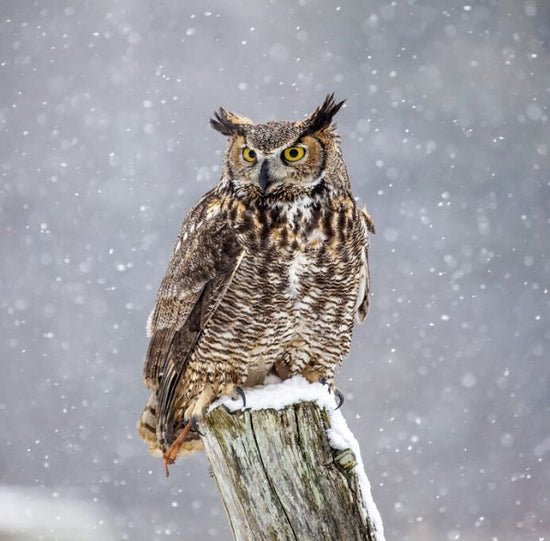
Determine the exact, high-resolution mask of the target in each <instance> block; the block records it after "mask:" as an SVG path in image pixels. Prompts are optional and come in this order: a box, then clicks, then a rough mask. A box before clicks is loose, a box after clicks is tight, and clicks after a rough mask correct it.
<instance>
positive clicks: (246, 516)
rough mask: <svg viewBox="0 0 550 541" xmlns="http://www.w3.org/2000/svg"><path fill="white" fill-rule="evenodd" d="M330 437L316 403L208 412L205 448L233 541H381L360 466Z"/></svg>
mask: <svg viewBox="0 0 550 541" xmlns="http://www.w3.org/2000/svg"><path fill="white" fill-rule="evenodd" d="M338 414H339V412H338ZM342 420H343V419H342ZM344 425H345V422H344ZM332 428H333V427H332ZM330 429H331V415H329V413H328V411H327V410H326V409H324V408H320V407H319V406H318V405H317V404H316V403H314V402H301V403H296V404H290V405H288V406H286V407H285V408H284V409H257V410H253V411H248V410H245V411H243V410H237V411H235V412H233V413H230V412H229V411H228V410H227V409H226V408H225V407H223V406H220V407H217V408H215V409H213V410H212V411H210V413H209V414H208V415H207V416H206V419H205V422H204V423H203V424H202V425H201V430H203V432H204V435H203V436H202V440H203V442H204V445H205V449H206V453H207V456H208V460H209V462H210V466H211V469H212V472H213V476H214V478H215V480H216V482H217V484H218V489H219V492H220V495H221V498H222V501H223V505H224V507H225V510H226V513H227V516H228V518H229V522H230V525H231V529H232V530H233V536H234V538H235V540H237V541H245V540H246V541H248V540H250V541H260V540H285V541H286V540H288V541H291V540H292V541H297V540H299V541H304V540H316V541H318V540H330V541H334V540H345V541H352V540H359V539H361V540H367V541H383V540H384V534H383V530H382V523H381V521H380V516H379V514H378V511H377V509H376V506H375V505H374V502H372V499H371V496H370V486H369V485H368V480H367V478H366V475H365V474H364V472H362V471H359V468H361V470H362V463H361V458H360V456H359V460H358V459H357V457H356V456H355V455H356V453H354V452H353V451H352V450H351V449H333V448H332V447H331V446H330V443H329V437H328V435H327V430H330ZM346 430H347V427H346ZM352 438H353V436H352ZM356 451H357V452H358V448H357V449H356ZM358 462H359V464H358ZM365 492H368V494H365Z"/></svg>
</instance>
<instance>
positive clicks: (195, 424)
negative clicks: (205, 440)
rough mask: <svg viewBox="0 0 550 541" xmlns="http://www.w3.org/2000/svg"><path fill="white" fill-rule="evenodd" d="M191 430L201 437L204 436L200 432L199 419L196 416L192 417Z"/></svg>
mask: <svg viewBox="0 0 550 541" xmlns="http://www.w3.org/2000/svg"><path fill="white" fill-rule="evenodd" d="M191 430H192V431H193V432H196V433H197V434H198V435H199V436H204V434H203V433H202V432H201V431H200V430H199V418H198V417H197V416H196V415H193V416H192V417H191Z"/></svg>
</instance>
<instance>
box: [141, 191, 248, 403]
mask: <svg viewBox="0 0 550 541" xmlns="http://www.w3.org/2000/svg"><path fill="white" fill-rule="evenodd" d="M220 207H221V202H220V199H219V197H218V196H217V195H216V193H215V191H214V190H213V191H211V192H209V193H207V194H206V195H205V196H204V197H203V198H202V199H201V200H199V202H198V203H197V204H196V205H195V207H194V208H193V209H192V210H191V212H190V213H189V215H188V216H187V218H186V219H185V221H184V222H183V224H182V227H181V231H180V234H179V237H178V242H177V244H176V246H175V248H174V251H173V253H172V258H171V260H170V264H169V266H168V270H167V272H166V274H165V276H164V278H163V280H162V282H161V285H160V288H159V291H158V294H157V300H156V303H155V306H154V308H153V310H152V312H151V315H150V316H149V320H148V323H147V332H148V335H149V336H150V337H151V340H150V342H149V348H148V351H147V356H146V360H145V366H144V371H143V376H144V382H145V385H146V386H147V387H149V388H151V389H157V388H159V387H165V388H164V389H161V394H165V393H166V394H168V395H170V396H172V395H173V390H174V389H175V386H176V385H177V379H178V378H179V374H181V370H182V365H183V363H185V362H186V360H187V358H188V354H189V352H190V351H191V349H192V347H193V346H194V344H195V343H196V340H197V338H198V335H199V334H200V331H201V330H202V329H203V328H204V325H205V323H206V321H207V320H208V319H209V317H210V316H211V314H212V313H213V311H214V310H215V309H216V307H217V306H218V304H219V301H220V300H221V298H222V296H223V293H224V291H225V289H226V288H227V286H228V285H229V283H230V281H231V279H232V277H233V274H234V272H235V270H236V267H237V266H238V262H239V261H240V258H241V257H242V249H241V247H240V246H239V244H238V242H237V238H236V236H235V234H234V233H233V231H232V230H231V229H230V228H229V227H228V226H227V224H226V222H225V220H224V219H223V218H222V217H221V214H220ZM173 350H177V351H176V354H175V355H171V354H170V353H171V352H172V351H173ZM167 387H170V388H171V387H174V389H168V388H167Z"/></svg>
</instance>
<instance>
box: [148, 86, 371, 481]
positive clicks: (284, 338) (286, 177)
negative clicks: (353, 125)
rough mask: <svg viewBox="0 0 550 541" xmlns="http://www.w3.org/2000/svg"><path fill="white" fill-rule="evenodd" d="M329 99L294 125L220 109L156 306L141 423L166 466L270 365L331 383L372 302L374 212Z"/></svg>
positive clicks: (196, 443)
mask: <svg viewBox="0 0 550 541" xmlns="http://www.w3.org/2000/svg"><path fill="white" fill-rule="evenodd" d="M343 103H344V102H343V101H342V102H339V103H337V102H336V101H335V99H334V95H333V94H331V95H329V96H327V97H326V99H325V101H324V102H323V104H322V105H320V106H319V107H317V108H316V109H315V110H314V112H313V113H312V114H310V115H309V116H308V117H306V118H305V119H303V120H299V121H296V122H280V121H278V122H266V123H263V124H255V123H254V122H252V121H251V120H249V119H248V118H245V117H243V116H240V115H238V114H234V113H230V112H228V111H226V110H225V109H223V108H220V109H219V110H218V111H217V112H216V113H215V115H214V117H213V118H212V119H211V120H210V124H211V126H212V127H213V128H214V129H215V130H217V131H218V132H220V133H221V134H223V135H225V136H226V137H227V146H226V150H225V154H224V160H223V167H222V175H221V180H220V182H219V184H218V185H217V186H216V187H214V188H213V189H212V190H210V191H209V192H208V193H206V194H205V195H204V196H203V197H202V198H201V199H200V200H199V201H198V203H197V204H196V205H195V206H194V207H193V209H192V210H191V211H190V213H189V215H188V216H187V218H186V219H185V220H184V222H183V224H182V227H181V230H180V234H179V237H178V240H177V242H176V245H175V247H174V250H173V253H172V257H171V260H170V263H169V266H168V270H167V272H166V275H165V276H164V278H163V280H162V283H161V285H160V289H159V291H158V295H157V299H156V303H155V306H154V308H153V310H152V312H151V314H150V316H149V320H148V324H147V331H148V336H150V343H149V347H148V351H147V355H146V360H145V367H144V383H145V385H146V387H147V388H148V389H150V391H151V394H150V397H149V400H148V402H147V404H146V406H145V409H144V411H143V414H142V417H141V420H140V422H139V425H138V432H139V434H140V436H141V437H142V438H143V439H144V440H145V441H146V443H147V444H148V446H149V450H150V451H151V452H152V453H153V454H158V455H160V456H162V457H163V461H164V464H165V470H166V471H168V469H167V465H168V464H171V463H173V462H174V460H175V458H176V456H186V455H187V454H189V453H191V452H193V451H194V450H198V449H201V448H202V444H201V441H200V437H199V435H200V432H199V426H200V422H201V420H202V419H203V416H204V414H205V411H206V409H207V408H208V406H209V405H210V404H211V403H212V402H213V401H214V400H216V399H217V398H219V397H220V396H221V395H231V396H236V394H235V393H240V394H241V395H242V396H243V399H244V398H245V395H244V393H243V391H242V388H243V387H248V386H253V385H259V384H261V383H262V382H263V381H264V379H265V378H266V376H267V375H268V374H276V375H278V376H279V377H280V378H282V379H286V378H290V377H292V376H294V375H297V374H300V375H302V376H303V377H305V378H306V379H307V380H309V381H310V382H317V381H320V382H322V383H324V384H327V386H328V390H330V389H333V390H336V388H335V386H334V370H335V368H336V367H337V366H338V365H339V364H340V363H341V362H342V360H343V359H344V357H345V356H346V355H347V353H348V351H349V348H350V343H351V336H352V330H353V326H354V321H355V320H356V319H357V320H359V321H363V319H364V318H365V316H366V314H367V310H368V306H369V266H368V246H369V233H374V226H373V222H372V220H371V218H370V216H369V215H368V213H367V212H366V211H365V210H363V209H361V208H359V207H358V205H357V203H356V201H355V199H354V198H353V196H352V192H351V187H350V182H349V178H348V174H347V171H346V166H345V163H344V159H343V157H342V152H341V150H340V146H339V137H338V135H337V134H336V130H335V126H334V124H333V117H334V115H335V114H336V113H337V112H338V111H339V109H340V108H341V106H342V105H343Z"/></svg>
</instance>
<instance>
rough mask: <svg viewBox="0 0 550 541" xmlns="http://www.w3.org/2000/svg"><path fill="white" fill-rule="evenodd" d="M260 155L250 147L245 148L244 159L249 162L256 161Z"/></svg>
mask: <svg viewBox="0 0 550 541" xmlns="http://www.w3.org/2000/svg"><path fill="white" fill-rule="evenodd" d="M257 157H258V156H257V155H256V151H255V150H252V149H251V148H249V147H244V148H243V160H244V161H245V162H248V163H253V162H255V161H256V158H257Z"/></svg>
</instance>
